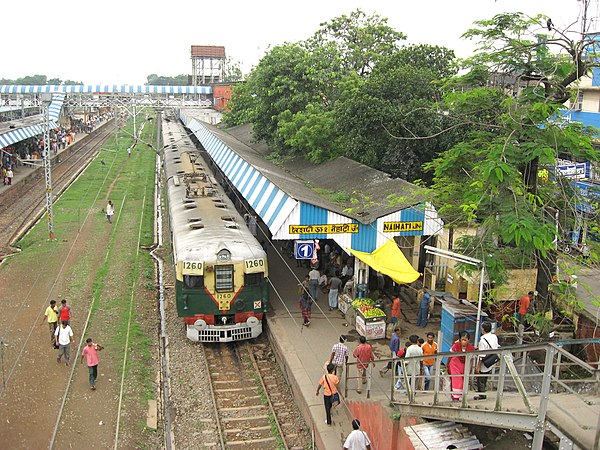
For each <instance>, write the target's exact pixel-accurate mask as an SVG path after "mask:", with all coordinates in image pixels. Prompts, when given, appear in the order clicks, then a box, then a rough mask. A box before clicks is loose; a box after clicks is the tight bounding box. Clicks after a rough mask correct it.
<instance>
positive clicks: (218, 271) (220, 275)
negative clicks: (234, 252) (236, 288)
mask: <svg viewBox="0 0 600 450" xmlns="http://www.w3.org/2000/svg"><path fill="white" fill-rule="evenodd" d="M215 290H216V291H217V292H231V291H233V265H232V264H227V265H222V266H215Z"/></svg>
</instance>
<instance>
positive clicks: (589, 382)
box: [345, 339, 600, 450]
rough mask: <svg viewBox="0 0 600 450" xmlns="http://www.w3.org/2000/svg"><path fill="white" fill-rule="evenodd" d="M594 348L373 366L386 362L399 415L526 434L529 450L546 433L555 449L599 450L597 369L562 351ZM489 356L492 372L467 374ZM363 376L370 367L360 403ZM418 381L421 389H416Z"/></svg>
mask: <svg viewBox="0 0 600 450" xmlns="http://www.w3.org/2000/svg"><path fill="white" fill-rule="evenodd" d="M599 344H600V339H582V340H571V341H561V342H547V343H539V344H534V345H519V346H511V347H502V348H499V349H495V350H483V351H473V352H464V353H451V352H445V353H438V354H436V355H433V356H431V355H429V356H422V357H420V356H419V357H412V358H398V359H391V358H386V359H379V360H377V361H376V363H377V365H378V366H379V367H382V366H381V364H385V363H386V362H388V361H392V368H393V369H392V373H393V377H392V379H391V381H390V383H391V386H390V399H391V404H392V405H393V406H394V407H396V408H397V409H398V410H399V411H400V412H401V413H402V414H407V415H413V416H420V417H428V418H434V419H440V420H454V421H457V422H466V423H475V424H481V425H487V426H496V427H503V428H510V429H516V430H523V431H529V432H532V433H533V434H534V440H533V442H532V448H534V449H538V448H540V449H541V448H542V442H543V439H544V432H545V430H546V429H549V430H551V431H552V432H553V433H554V434H555V435H556V436H557V437H558V438H559V439H560V441H561V447H560V448H565V449H568V448H586V449H594V450H599V449H600V444H599V441H600V369H599V368H598V367H599V365H598V362H594V364H595V366H593V365H591V364H589V363H587V362H585V361H583V360H581V359H580V358H578V357H577V356H575V355H574V354H572V353H570V352H569V351H567V350H566V349H565V347H581V346H585V345H599ZM490 354H497V355H499V357H500V359H499V361H498V362H497V363H496V364H495V365H494V366H493V367H492V370H491V371H490V372H488V373H483V372H480V373H475V372H476V371H475V368H476V367H477V364H478V362H479V360H480V358H483V357H485V356H486V355H490ZM455 357H464V370H463V372H462V373H448V365H449V364H448V363H449V361H450V358H455ZM431 359H433V365H432V368H433V371H432V374H431V376H426V375H425V374H424V373H423V368H422V361H423V360H431ZM355 364H356V363H354V364H352V363H349V364H348V366H351V365H355ZM347 369H348V367H347ZM398 369H399V370H398ZM371 371H372V365H371V366H370V367H369V368H368V369H367V372H368V373H367V384H366V386H365V387H366V389H367V398H369V397H370V392H371V382H372V378H371V375H372V373H371ZM348 373H349V371H348V370H346V371H345V375H346V377H345V378H346V382H345V390H346V395H347V394H348V381H351V382H352V380H356V378H357V377H349V376H348ZM477 378H481V379H485V380H486V385H487V386H486V387H487V389H486V392H485V393H483V392H477V390H476V387H477ZM426 381H427V385H428V386H429V390H425V389H424V386H425V383H426ZM480 381H481V380H480ZM461 386H462V387H461ZM397 387H400V389H396V388H397ZM473 394H477V395H473Z"/></svg>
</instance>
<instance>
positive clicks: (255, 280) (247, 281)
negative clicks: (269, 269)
mask: <svg viewBox="0 0 600 450" xmlns="http://www.w3.org/2000/svg"><path fill="white" fill-rule="evenodd" d="M264 277H265V273H264V272H258V273H246V274H244V286H250V285H252V284H260V282H261V280H262V279H263V278H264Z"/></svg>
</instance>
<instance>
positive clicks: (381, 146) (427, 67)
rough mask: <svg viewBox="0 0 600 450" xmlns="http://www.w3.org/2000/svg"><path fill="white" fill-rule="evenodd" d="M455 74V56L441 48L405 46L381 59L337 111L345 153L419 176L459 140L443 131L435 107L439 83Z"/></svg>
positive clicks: (408, 175) (409, 176)
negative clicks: (430, 136) (420, 137)
mask: <svg viewBox="0 0 600 450" xmlns="http://www.w3.org/2000/svg"><path fill="white" fill-rule="evenodd" d="M455 73H456V71H455V64H454V53H453V52H452V51H450V50H448V49H445V48H443V47H437V46H429V45H414V46H407V47H404V48H402V49H400V50H397V51H395V52H393V53H390V54H388V55H386V56H385V57H382V58H381V59H380V61H379V63H378V64H377V66H375V68H374V69H373V71H372V73H371V74H370V76H369V77H368V78H367V79H366V80H365V82H364V83H363V84H362V85H361V86H360V88H359V89H358V90H357V92H356V93H355V94H354V95H353V96H352V97H350V98H349V99H348V100H347V101H345V102H341V103H340V104H339V105H338V107H337V109H338V111H339V113H338V114H337V115H336V117H337V118H338V120H337V122H338V126H339V128H340V130H341V132H342V134H343V135H344V136H346V137H347V141H348V144H347V147H346V151H345V153H346V155H347V156H348V157H350V158H352V159H354V160H356V161H359V162H362V163H364V164H366V165H369V166H371V167H375V168H377V169H379V170H382V171H384V172H388V173H390V174H392V175H393V176H396V177H399V178H403V179H406V180H410V181H414V180H416V179H421V178H423V177H424V174H423V171H422V165H423V163H425V162H428V161H431V159H432V158H434V157H435V156H436V155H437V154H438V153H439V152H440V151H442V150H444V149H446V148H448V147H450V145H451V144H452V143H453V142H455V141H456V139H457V138H458V136H456V135H453V134H452V133H442V131H443V130H445V129H446V127H447V122H448V121H447V119H446V117H445V116H444V115H443V114H441V113H440V111H439V110H438V108H437V100H438V99H439V96H440V85H441V81H442V80H445V79H446V78H447V77H449V76H451V75H453V74H455ZM436 132H440V134H439V135H438V136H436V137H433V138H428V139H418V138H417V136H428V135H431V134H433V133H436Z"/></svg>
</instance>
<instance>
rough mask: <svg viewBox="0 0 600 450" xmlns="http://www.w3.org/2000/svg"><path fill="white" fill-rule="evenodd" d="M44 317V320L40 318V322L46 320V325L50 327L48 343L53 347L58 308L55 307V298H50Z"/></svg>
mask: <svg viewBox="0 0 600 450" xmlns="http://www.w3.org/2000/svg"><path fill="white" fill-rule="evenodd" d="M44 317H45V318H46V320H44V319H43V318H42V323H44V322H45V321H47V322H48V327H49V328H50V345H52V346H53V347H54V340H55V339H54V333H55V332H56V327H57V326H58V309H57V308H56V300H50V306H48V307H47V308H46V312H45V313H44ZM42 323H41V324H42ZM41 324H40V325H41Z"/></svg>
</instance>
